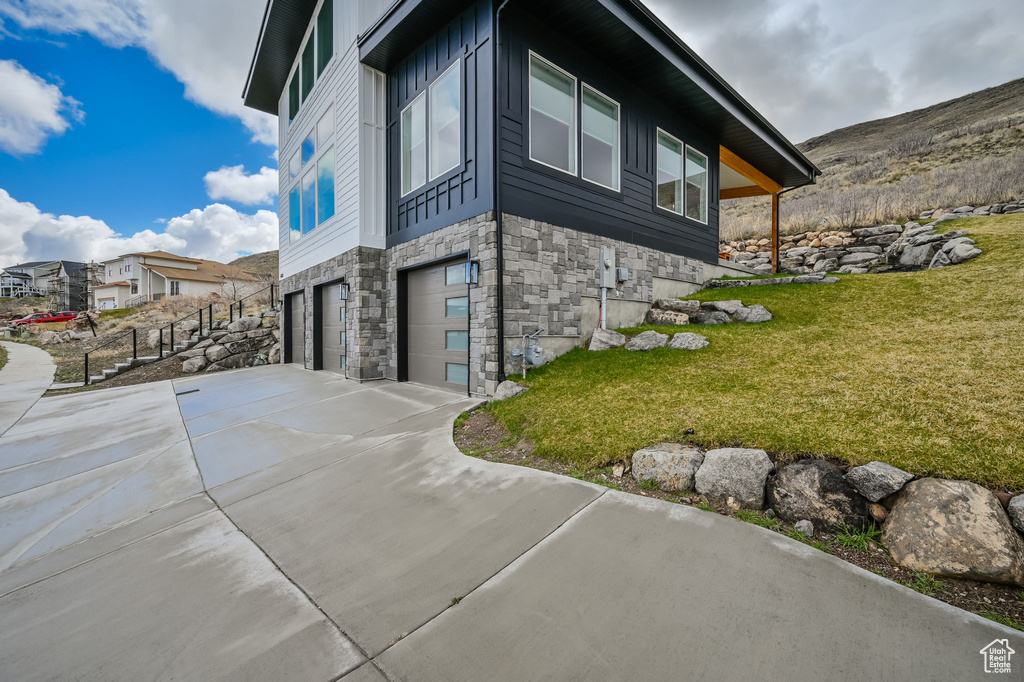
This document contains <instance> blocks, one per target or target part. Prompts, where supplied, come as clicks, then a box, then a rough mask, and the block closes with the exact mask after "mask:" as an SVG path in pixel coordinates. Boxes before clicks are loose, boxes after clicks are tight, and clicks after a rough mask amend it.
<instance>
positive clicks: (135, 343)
mask: <svg viewBox="0 0 1024 682" xmlns="http://www.w3.org/2000/svg"><path fill="white" fill-rule="evenodd" d="M129 336H130V337H131V338H132V359H133V360H137V359H138V358H139V330H138V329H130V330H128V331H126V332H125V333H124V334H118V335H117V336H115V337H114V338H112V339H107V340H106V341H104V342H103V343H101V344H100V345H98V346H96V347H95V348H91V349H89V350H87V351H86V352H85V385H86V386H88V385H89V384H90V382H91V381H92V377H91V376H90V375H89V356H90V355H91V354H93V353H95V352H97V351H101V350H105V349H107V348H110V347H111V346H113V345H114V344H115V343H118V342H120V341H123V340H124V339H127V338H128V337H129Z"/></svg>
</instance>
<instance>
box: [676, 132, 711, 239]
mask: <svg viewBox="0 0 1024 682" xmlns="http://www.w3.org/2000/svg"><path fill="white" fill-rule="evenodd" d="M689 151H694V152H696V153H697V154H698V155H700V156H702V157H704V172H705V173H707V181H706V182H705V183H704V217H705V220H700V219H699V218H691V217H690V216H688V215H686V195H687V193H688V192H689V191H690V190H689V189H688V188H687V182H686V153H687V152H689ZM710 185H711V160H710V159H709V158H708V155H707V154H705V153H704V152H702V151H701V150H699V149H697V148H696V147H691V146H690V145H684V146H683V217H684V218H686V219H687V220H692V221H693V222H695V223H699V224H701V225H707V224H708V221H709V220H710V218H711V204H710V203H709V201H708V187H709V186H710Z"/></svg>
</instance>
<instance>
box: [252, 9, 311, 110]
mask: <svg viewBox="0 0 1024 682" xmlns="http://www.w3.org/2000/svg"><path fill="white" fill-rule="evenodd" d="M316 5H317V0H267V8H266V9H265V10H264V12H263V23H262V24H261V26H260V35H259V41H258V42H257V43H256V52H255V54H253V58H252V64H251V66H250V67H249V78H248V79H247V80H246V83H245V90H244V91H243V92H242V99H243V100H244V101H245V106H247V107H250V108H252V109H256V110H258V111H263V112H266V113H268V114H273V115H274V116H277V104H278V101H279V100H280V99H281V93H282V92H284V89H285V86H286V85H287V84H288V74H290V73H291V69H292V64H293V63H294V62H295V57H296V55H298V54H299V48H300V47H302V39H303V38H304V37H305V35H306V29H307V28H309V22H310V21H312V19H313V11H314V10H315V9H316Z"/></svg>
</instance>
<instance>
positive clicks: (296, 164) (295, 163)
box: [288, 149, 302, 180]
mask: <svg viewBox="0 0 1024 682" xmlns="http://www.w3.org/2000/svg"><path fill="white" fill-rule="evenodd" d="M300 170H302V156H301V152H299V150H297V149H296V150H295V153H294V154H292V158H291V159H289V160H288V178H289V179H290V180H294V179H295V178H296V177H298V175H299V171H300Z"/></svg>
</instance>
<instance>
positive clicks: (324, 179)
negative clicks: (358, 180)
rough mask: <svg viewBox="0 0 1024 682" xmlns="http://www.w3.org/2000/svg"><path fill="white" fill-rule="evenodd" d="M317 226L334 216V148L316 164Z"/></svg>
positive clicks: (325, 153)
mask: <svg viewBox="0 0 1024 682" xmlns="http://www.w3.org/2000/svg"><path fill="white" fill-rule="evenodd" d="M316 187H317V202H316V203H317V225H319V224H321V223H323V222H324V221H325V220H327V219H328V218H330V217H332V216H333V215H334V147H331V148H330V149H328V150H327V151H326V152H324V153H323V156H321V157H320V160H319V161H317V162H316Z"/></svg>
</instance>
